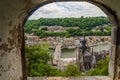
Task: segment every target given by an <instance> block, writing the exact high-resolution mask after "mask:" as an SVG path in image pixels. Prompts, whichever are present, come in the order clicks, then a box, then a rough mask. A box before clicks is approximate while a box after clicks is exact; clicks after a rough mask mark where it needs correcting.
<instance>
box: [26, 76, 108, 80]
mask: <svg viewBox="0 0 120 80" xmlns="http://www.w3.org/2000/svg"><path fill="white" fill-rule="evenodd" d="M28 80H110V78H109V77H107V76H84V77H82V76H81V77H28Z"/></svg>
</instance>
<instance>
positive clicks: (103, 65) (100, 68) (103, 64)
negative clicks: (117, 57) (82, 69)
mask: <svg viewBox="0 0 120 80" xmlns="http://www.w3.org/2000/svg"><path fill="white" fill-rule="evenodd" d="M108 64H109V57H107V59H105V60H100V61H98V62H97V67H96V68H95V69H92V70H90V71H88V73H87V74H86V75H89V76H95V75H100V76H101V75H106V76H107V75H108Z"/></svg>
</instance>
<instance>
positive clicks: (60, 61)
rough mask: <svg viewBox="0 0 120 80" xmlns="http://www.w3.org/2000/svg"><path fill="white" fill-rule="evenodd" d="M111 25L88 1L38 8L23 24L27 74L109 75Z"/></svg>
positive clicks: (52, 4) (57, 3) (59, 3)
mask: <svg viewBox="0 0 120 80" xmlns="http://www.w3.org/2000/svg"><path fill="white" fill-rule="evenodd" d="M111 28H112V26H111V23H110V21H109V19H108V17H107V16H106V15H105V14H104V13H103V12H102V11H101V10H100V9H99V8H98V7H96V6H94V5H92V4H90V3H87V2H55V3H51V4H48V5H46V6H43V7H41V8H39V9H38V10H37V11H36V12H35V13H34V14H33V15H31V16H30V17H29V19H28V21H27V22H26V24H25V26H24V30H25V41H26V48H25V51H26V53H25V54H26V59H27V74H28V76H85V75H86V76H101V75H103V76H108V75H109V72H108V67H109V65H108V64H109V54H110V53H111V52H110V50H111V49H110V42H111Z"/></svg>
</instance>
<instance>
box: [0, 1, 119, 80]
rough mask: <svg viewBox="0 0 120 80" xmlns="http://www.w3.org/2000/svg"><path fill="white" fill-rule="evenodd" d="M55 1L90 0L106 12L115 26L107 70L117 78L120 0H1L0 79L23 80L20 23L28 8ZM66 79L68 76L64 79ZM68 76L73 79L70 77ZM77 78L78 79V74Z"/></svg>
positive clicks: (26, 16)
mask: <svg viewBox="0 0 120 80" xmlns="http://www.w3.org/2000/svg"><path fill="white" fill-rule="evenodd" d="M56 1H87V2H91V3H93V4H95V5H97V6H98V7H100V8H101V9H102V10H103V11H104V12H105V13H106V14H107V15H108V17H109V18H110V19H111V21H112V23H113V24H114V27H115V29H113V31H112V39H113V41H112V44H113V46H112V50H111V52H112V53H111V59H110V70H111V71H109V72H110V75H111V76H112V77H113V78H114V80H120V67H119V65H120V63H119V62H120V61H119V60H120V57H119V56H120V48H119V44H120V42H119V41H120V31H119V29H120V28H118V27H120V0H1V1H0V80H26V78H25V77H26V76H25V67H24V61H25V59H24V50H23V48H24V45H23V44H24V42H23V39H24V37H23V29H22V28H23V27H22V26H23V24H24V22H25V21H26V19H27V18H28V16H29V15H30V14H31V11H34V10H35V9H36V8H38V6H43V5H45V4H47V3H50V2H56ZM36 6H37V7H36ZM33 9H34V10H33ZM116 27H117V28H116ZM22 52H23V53H22ZM94 78H95V77H88V78H84V79H83V78H81V79H83V80H90V79H92V80H94ZM103 78H104V77H103ZM50 79H53V78H49V80H50ZM60 79H61V78H60ZM70 79H71V78H69V79H66V80H70ZM71 80H74V79H73V78H72V79H71ZM78 80H80V78H79V79H78ZM99 80H102V79H99ZM104 80H105V79H104ZM106 80H108V79H106Z"/></svg>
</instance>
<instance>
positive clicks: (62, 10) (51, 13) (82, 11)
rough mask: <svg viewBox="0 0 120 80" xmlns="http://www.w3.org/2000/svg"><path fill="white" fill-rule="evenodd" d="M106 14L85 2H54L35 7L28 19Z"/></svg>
mask: <svg viewBox="0 0 120 80" xmlns="http://www.w3.org/2000/svg"><path fill="white" fill-rule="evenodd" d="M81 16H84V17H96V16H106V14H105V13H104V12H103V11H102V10H101V9H99V8H98V7H97V6H95V5H93V4H91V3H87V2H54V3H50V4H47V5H44V6H43V7H40V8H39V9H37V10H36V11H35V12H34V13H33V14H32V15H31V16H30V17H29V19H39V18H65V17H75V18H78V17H81Z"/></svg>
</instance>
